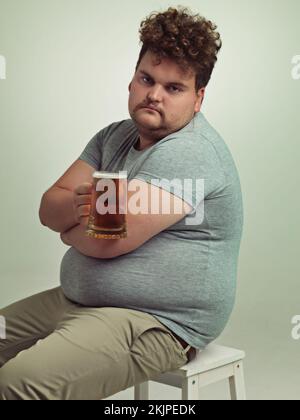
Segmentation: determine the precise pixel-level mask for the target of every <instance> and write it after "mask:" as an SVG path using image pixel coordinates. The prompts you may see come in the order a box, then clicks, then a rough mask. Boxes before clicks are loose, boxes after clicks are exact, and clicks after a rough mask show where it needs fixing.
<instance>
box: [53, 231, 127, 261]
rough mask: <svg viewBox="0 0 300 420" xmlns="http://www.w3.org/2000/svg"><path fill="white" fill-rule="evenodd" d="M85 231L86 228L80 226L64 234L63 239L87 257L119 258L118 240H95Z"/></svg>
mask: <svg viewBox="0 0 300 420" xmlns="http://www.w3.org/2000/svg"><path fill="white" fill-rule="evenodd" d="M85 231H86V227H84V226H83V225H78V226H75V227H73V228H71V229H69V230H68V231H66V232H64V233H62V234H61V239H62V241H63V242H64V243H65V244H66V245H69V246H73V247H74V248H75V249H77V251H79V252H80V253H81V254H83V255H86V256H87V257H94V258H100V259H102V258H103V259H105V258H115V257H117V256H118V241H119V240H118V239H94V238H91V237H89V236H87V235H86V234H85Z"/></svg>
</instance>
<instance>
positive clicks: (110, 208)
mask: <svg viewBox="0 0 300 420" xmlns="http://www.w3.org/2000/svg"><path fill="white" fill-rule="evenodd" d="M126 212H127V171H120V172H118V173H115V172H105V171H104V172H94V173H93V189H92V202H91V211H90V215H89V219H88V226H87V230H86V235H87V236H90V237H92V238H96V239H122V238H126V237H127V223H126Z"/></svg>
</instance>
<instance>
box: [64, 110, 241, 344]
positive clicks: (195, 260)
mask: <svg viewBox="0 0 300 420" xmlns="http://www.w3.org/2000/svg"><path fill="white" fill-rule="evenodd" d="M138 138H139V134H138V131H137V129H136V127H135V125H134V123H133V121H132V120H131V119H128V120H123V121H120V122H117V123H113V124H111V125H109V126H108V127H106V128H104V129H103V130H101V131H99V133H97V134H96V135H95V136H94V137H93V138H92V139H91V140H90V142H89V143H88V144H87V146H86V148H85V149H84V151H83V153H82V154H81V155H80V159H82V160H84V161H86V162H87V163H89V164H90V165H91V166H93V167H94V168H95V170H102V171H109V172H118V171H124V170H126V171H127V173H128V180H131V179H134V178H137V179H140V180H144V181H146V182H150V183H151V182H152V183H153V184H155V182H154V181H153V180H154V179H156V180H157V182H158V181H162V182H161V184H158V185H159V186H162V188H164V189H166V190H168V191H169V192H171V193H173V194H175V195H178V196H181V198H182V199H184V200H185V201H187V202H188V203H189V204H190V205H191V206H192V207H193V209H194V210H193V212H192V213H190V214H188V215H187V216H185V217H184V218H183V219H182V220H180V221H179V222H178V223H176V224H174V225H172V226H170V227H169V228H168V229H166V230H164V231H162V232H160V233H159V234H158V235H155V236H154V237H153V238H151V239H149V240H148V241H147V242H145V243H144V244H143V245H142V246H140V247H139V248H137V249H135V250H134V251H132V252H130V253H128V254H125V255H121V256H120V257H117V258H112V259H97V258H92V257H87V256H84V255H82V254H81V253H79V252H78V251H77V250H76V249H75V248H73V247H71V248H70V249H69V250H68V251H67V252H66V254H65V255H64V257H63V260H62V263H61V285H62V288H63V291H64V293H65V295H66V296H67V297H68V298H69V299H71V300H73V301H75V302H78V303H80V304H82V305H85V306H94V307H95V306H96V307H101V306H116V307H125V308H130V309H135V310H139V311H143V312H147V313H150V314H152V315H153V316H155V317H156V318H157V319H158V320H159V321H160V322H161V323H163V324H164V325H166V327H168V328H169V329H170V330H172V331H174V332H175V333H176V334H177V335H179V336H180V337H182V338H183V339H184V340H185V341H186V342H188V343H189V344H191V345H192V346H193V347H196V348H199V349H203V348H204V347H205V346H206V345H207V344H208V343H210V342H211V341H213V340H214V339H215V338H217V337H218V336H219V335H220V334H221V332H222V331H223V329H224V328H225V326H226V324H227V322H228V319H229V317H230V315H231V312H232V309H233V305H234V300H235V294H236V278H237V266H238V256H239V249H240V241H241V235H242V227H243V202H242V193H241V186H240V180H239V175H238V172H237V169H236V166H235V163H234V161H233V158H232V155H231V153H230V151H229V149H228V147H227V145H226V144H225V142H224V141H223V139H222V138H221V137H220V135H219V134H218V133H217V132H216V130H215V129H214V128H213V127H212V126H211V125H210V124H209V123H208V121H207V120H206V118H205V117H204V115H203V114H202V113H201V112H200V113H198V114H196V116H195V117H194V118H193V119H192V121H191V122H190V123H189V124H188V125H186V126H185V127H184V128H183V129H181V130H179V131H177V132H175V133H172V134H170V135H169V136H167V137H165V138H163V139H162V140H160V141H159V142H157V143H156V144H155V145H153V146H152V147H150V148H148V149H145V150H142V151H138V150H136V149H135V147H134V145H135V144H136V142H137V140H138ZM173 179H177V180H181V181H182V184H181V185H183V182H184V180H185V179H189V180H192V184H193V187H192V188H191V187H190V184H191V182H190V183H189V185H188V186H187V187H186V188H184V189H181V190H180V188H179V189H178V188H173V187H170V185H171V184H170V182H167V181H166V180H169V181H171V180H173ZM199 179H200V180H204V200H203V197H202V194H197V192H196V182H197V180H199ZM178 182H179V181H178ZM179 183H180V182H179ZM202 192H203V190H202ZM183 194H184V195H183ZM203 204H204V212H202V217H201V218H200V219H199V221H198V223H196V224H195V222H194V220H197V219H195V214H197V209H201V208H203ZM198 213H199V214H201V212H198ZM192 218H193V220H192Z"/></svg>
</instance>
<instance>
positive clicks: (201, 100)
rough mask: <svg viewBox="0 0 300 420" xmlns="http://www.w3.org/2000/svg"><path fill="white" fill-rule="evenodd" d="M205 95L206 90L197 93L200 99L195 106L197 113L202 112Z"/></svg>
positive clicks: (202, 89)
mask: <svg viewBox="0 0 300 420" xmlns="http://www.w3.org/2000/svg"><path fill="white" fill-rule="evenodd" d="M204 95H205V88H201V89H199V90H198V93H197V96H198V99H197V102H196V105H195V112H199V111H200V109H201V105H202V102H203V100H204Z"/></svg>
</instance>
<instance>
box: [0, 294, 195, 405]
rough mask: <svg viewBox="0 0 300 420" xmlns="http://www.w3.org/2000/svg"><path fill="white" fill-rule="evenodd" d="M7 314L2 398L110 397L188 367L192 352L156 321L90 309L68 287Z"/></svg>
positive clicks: (1, 345) (1, 343)
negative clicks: (67, 292) (69, 294)
mask: <svg viewBox="0 0 300 420" xmlns="http://www.w3.org/2000/svg"><path fill="white" fill-rule="evenodd" d="M0 316H3V317H4V318H5V320H6V338H5V339H0V400H96V399H103V398H106V397H108V396H111V395H113V394H115V393H117V392H119V391H122V390H124V389H127V388H129V387H131V386H133V385H135V384H138V383H141V382H144V381H146V380H149V379H151V378H154V377H155V376H156V375H158V374H159V373H161V372H166V371H169V370H173V369H176V368H179V367H181V366H183V365H185V364H186V363H187V361H188V357H187V355H186V351H187V350H188V349H186V350H184V348H183V347H182V345H181V344H180V342H179V341H178V340H177V339H176V338H175V337H174V336H173V334H172V333H171V332H170V330H169V329H168V328H167V327H165V326H164V325H163V324H161V323H160V322H159V321H158V320H157V319H156V318H154V317H153V316H152V315H150V314H148V313H145V312H140V311H136V310H131V309H126V308H117V307H101V308H91V307H84V306H82V305H79V304H76V303H74V302H71V301H70V300H68V299H67V298H66V297H65V296H64V294H63V292H62V289H61V288H60V287H58V288H55V289H51V290H48V291H45V292H42V293H39V294H37V295H34V296H32V297H29V298H27V299H24V300H21V301H19V302H16V303H14V304H12V305H10V306H8V307H7V308H5V309H2V310H0Z"/></svg>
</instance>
